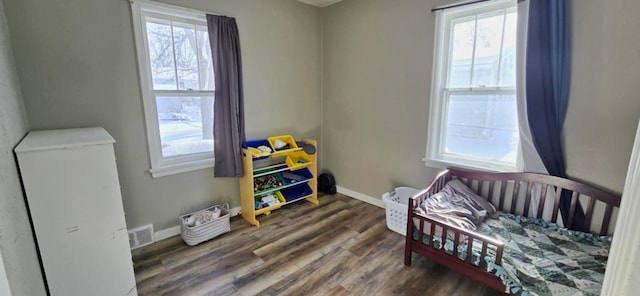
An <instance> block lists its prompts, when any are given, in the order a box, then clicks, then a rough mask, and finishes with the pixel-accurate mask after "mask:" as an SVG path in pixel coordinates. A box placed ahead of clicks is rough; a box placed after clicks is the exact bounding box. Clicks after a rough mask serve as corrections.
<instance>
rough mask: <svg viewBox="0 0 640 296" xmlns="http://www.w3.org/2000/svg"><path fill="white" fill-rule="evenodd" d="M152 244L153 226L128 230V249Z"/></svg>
mask: <svg viewBox="0 0 640 296" xmlns="http://www.w3.org/2000/svg"><path fill="white" fill-rule="evenodd" d="M151 243H153V225H152V224H149V225H145V226H142V227H138V228H135V229H131V230H129V247H131V249H132V250H133V249H137V248H140V247H144V246H146V245H149V244H151Z"/></svg>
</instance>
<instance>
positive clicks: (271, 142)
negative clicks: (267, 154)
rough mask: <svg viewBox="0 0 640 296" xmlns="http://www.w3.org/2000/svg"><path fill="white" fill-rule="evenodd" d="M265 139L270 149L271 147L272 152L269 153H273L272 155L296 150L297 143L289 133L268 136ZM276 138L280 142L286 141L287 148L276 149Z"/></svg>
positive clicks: (280, 154)
mask: <svg viewBox="0 0 640 296" xmlns="http://www.w3.org/2000/svg"><path fill="white" fill-rule="evenodd" d="M267 140H268V141H269V145H271V149H273V153H271V155H274V156H282V155H286V154H287V153H289V152H291V151H295V150H298V144H296V140H295V139H294V138H293V136H291V135H283V136H275V137H269V138H267ZM276 140H280V141H282V142H285V143H287V144H288V145H289V148H287V149H280V150H278V149H276V145H275V142H276Z"/></svg>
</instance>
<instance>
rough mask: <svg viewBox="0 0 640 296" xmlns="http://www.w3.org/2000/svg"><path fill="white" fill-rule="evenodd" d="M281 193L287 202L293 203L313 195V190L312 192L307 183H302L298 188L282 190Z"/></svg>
mask: <svg viewBox="0 0 640 296" xmlns="http://www.w3.org/2000/svg"><path fill="white" fill-rule="evenodd" d="M280 193H282V196H283V197H284V199H285V200H286V201H287V202H293V201H296V200H298V199H301V198H303V197H305V196H308V195H311V194H313V190H311V187H309V185H308V184H307V183H302V184H300V185H297V186H293V187H289V188H285V189H282V190H280Z"/></svg>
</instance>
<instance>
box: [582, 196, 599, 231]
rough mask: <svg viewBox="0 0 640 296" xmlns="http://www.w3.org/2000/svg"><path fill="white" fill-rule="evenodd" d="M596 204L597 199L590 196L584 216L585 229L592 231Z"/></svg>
mask: <svg viewBox="0 0 640 296" xmlns="http://www.w3.org/2000/svg"><path fill="white" fill-rule="evenodd" d="M595 205H596V199H595V198H593V197H592V196H589V204H588V205H587V212H586V214H585V216H584V225H583V228H582V229H584V230H585V231H590V229H591V220H592V219H593V208H594V207H595Z"/></svg>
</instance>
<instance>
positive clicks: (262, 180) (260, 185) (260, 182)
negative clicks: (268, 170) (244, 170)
mask: <svg viewBox="0 0 640 296" xmlns="http://www.w3.org/2000/svg"><path fill="white" fill-rule="evenodd" d="M282 185H283V184H282V181H280V180H279V178H278V177H276V175H266V176H262V177H258V178H255V180H253V192H258V191H263V190H268V189H271V188H275V187H278V186H282Z"/></svg>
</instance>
